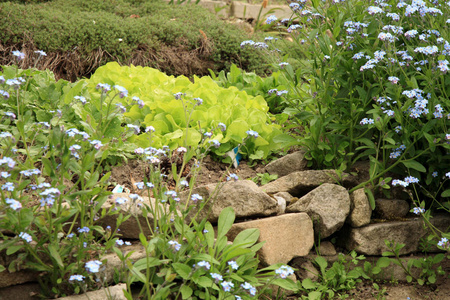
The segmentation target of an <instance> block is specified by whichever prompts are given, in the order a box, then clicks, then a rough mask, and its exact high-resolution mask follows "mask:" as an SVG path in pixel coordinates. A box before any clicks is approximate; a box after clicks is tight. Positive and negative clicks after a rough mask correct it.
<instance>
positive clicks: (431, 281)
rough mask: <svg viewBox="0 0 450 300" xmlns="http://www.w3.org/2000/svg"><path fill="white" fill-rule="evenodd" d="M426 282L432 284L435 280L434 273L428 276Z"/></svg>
mask: <svg viewBox="0 0 450 300" xmlns="http://www.w3.org/2000/svg"><path fill="white" fill-rule="evenodd" d="M428 282H429V283H431V284H433V283H435V282H436V275H431V276H428Z"/></svg>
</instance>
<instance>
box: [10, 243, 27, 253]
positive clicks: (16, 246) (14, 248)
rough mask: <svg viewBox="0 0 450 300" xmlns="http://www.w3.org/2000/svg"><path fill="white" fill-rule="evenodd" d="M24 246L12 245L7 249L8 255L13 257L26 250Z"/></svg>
mask: <svg viewBox="0 0 450 300" xmlns="http://www.w3.org/2000/svg"><path fill="white" fill-rule="evenodd" d="M24 247H25V246H24V245H12V246H10V247H8V249H6V255H11V254H14V253H16V252H17V251H19V250H20V249H22V248H24Z"/></svg>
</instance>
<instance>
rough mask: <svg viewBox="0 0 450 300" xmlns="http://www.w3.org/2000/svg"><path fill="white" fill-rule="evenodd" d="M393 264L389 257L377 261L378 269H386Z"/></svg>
mask: <svg viewBox="0 0 450 300" xmlns="http://www.w3.org/2000/svg"><path fill="white" fill-rule="evenodd" d="M390 264H391V259H390V258H389V257H380V258H379V259H378V260H377V264H376V265H377V267H380V268H386V267H388V266H389V265H390Z"/></svg>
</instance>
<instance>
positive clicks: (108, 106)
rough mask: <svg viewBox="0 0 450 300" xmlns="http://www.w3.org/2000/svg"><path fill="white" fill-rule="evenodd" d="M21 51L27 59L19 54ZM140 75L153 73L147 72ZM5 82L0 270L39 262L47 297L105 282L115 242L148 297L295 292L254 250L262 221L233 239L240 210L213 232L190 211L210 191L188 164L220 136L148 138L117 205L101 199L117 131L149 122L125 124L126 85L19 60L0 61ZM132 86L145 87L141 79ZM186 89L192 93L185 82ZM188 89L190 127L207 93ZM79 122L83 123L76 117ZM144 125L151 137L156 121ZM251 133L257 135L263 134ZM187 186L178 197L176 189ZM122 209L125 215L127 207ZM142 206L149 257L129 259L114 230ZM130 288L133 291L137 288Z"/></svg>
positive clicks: (282, 272)
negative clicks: (169, 162) (201, 140)
mask: <svg viewBox="0 0 450 300" xmlns="http://www.w3.org/2000/svg"><path fill="white" fill-rule="evenodd" d="M44 54H45V53H43V52H41V53H39V55H44ZM14 55H15V56H16V57H17V58H18V59H19V60H20V59H25V55H24V54H23V53H20V52H15V53H14ZM115 67H117V70H120V67H118V66H117V65H115ZM109 70H111V69H109ZM124 71H125V70H124ZM144 71H145V70H144ZM147 72H149V70H148V69H147ZM152 72H154V75H155V78H154V79H152V80H156V81H158V82H159V83H160V84H162V85H163V84H164V80H166V81H169V83H168V85H171V86H172V87H174V88H176V87H178V88H181V87H183V86H186V83H187V82H189V80H187V79H186V78H179V79H178V81H177V80H176V79H175V78H173V77H168V76H166V75H164V74H162V73H160V72H159V71H157V70H153V71H152ZM114 75H115V74H112V76H114ZM101 76H105V74H102V73H101V70H100V72H99V73H98V74H96V76H94V77H93V78H97V77H101ZM103 78H104V79H106V78H105V77H103ZM124 78H127V77H124ZM137 78H138V76H135V77H134V78H133V80H137ZM128 80H130V77H128ZM142 80H143V83H145V80H146V79H142ZM130 81H132V80H130ZM147 83H150V82H149V81H148V82H147ZM210 84H211V85H212V84H213V82H212V81H210ZM91 85H92V86H91ZM0 87H1V89H0V96H1V97H2V102H1V103H0V110H1V113H2V119H1V121H0V123H1V124H0V125H1V132H0V147H1V154H2V155H1V158H0V184H1V188H0V196H1V198H0V228H1V230H0V251H2V252H3V253H5V254H6V256H7V257H8V259H7V260H6V261H7V263H5V265H0V272H15V271H18V270H28V271H35V272H38V273H39V275H38V276H37V278H38V279H39V281H40V284H41V287H42V295H41V296H42V297H44V298H47V299H48V298H53V297H59V296H64V295H70V294H79V293H82V292H85V291H88V290H97V289H101V288H106V289H107V286H108V285H109V284H110V282H109V281H107V278H106V273H105V265H106V264H107V263H108V262H107V261H105V260H104V259H102V256H103V255H104V254H105V253H111V252H112V251H114V252H115V253H116V254H117V255H118V256H119V257H120V258H121V259H122V260H123V262H124V264H125V265H127V266H128V270H129V272H119V273H117V274H116V275H115V279H116V280H117V281H121V282H127V283H128V284H129V285H131V284H132V283H141V286H142V290H141V296H145V297H147V299H161V298H169V299H179V297H180V296H181V299H225V298H236V299H250V298H253V299H254V298H255V297H256V298H257V297H259V296H260V295H263V294H265V293H267V292H270V290H268V289H267V286H268V285H269V284H275V285H278V286H281V287H283V288H284V289H290V290H297V286H296V284H294V282H293V281H292V280H290V279H288V278H287V277H288V276H290V275H292V274H293V269H292V268H290V267H289V266H283V265H280V264H279V265H273V266H269V267H267V268H265V269H258V268H257V267H258V265H259V260H258V258H257V256H256V251H257V250H258V249H260V247H262V243H256V241H257V239H258V237H259V232H258V230H257V229H250V230H246V231H243V232H241V233H240V234H239V235H238V236H237V237H236V239H235V240H234V241H233V242H232V243H229V242H228V241H227V238H226V237H225V234H226V233H227V232H228V230H229V229H230V227H231V225H232V224H233V222H234V218H235V215H234V212H233V211H232V209H229V208H228V209H225V210H223V211H222V213H221V215H220V217H219V221H218V231H217V234H216V233H215V232H214V228H213V227H212V224H210V223H209V222H206V220H198V221H195V220H193V219H188V218H187V214H188V213H189V212H190V210H192V209H194V208H195V209H196V210H198V211H199V210H201V209H202V207H203V206H204V205H205V204H206V203H207V202H208V201H214V199H213V198H212V199H202V198H201V197H200V196H199V195H197V194H192V190H191V189H192V188H193V186H194V184H195V178H196V175H197V174H198V172H199V164H196V165H193V166H192V167H191V168H190V170H189V172H188V174H187V175H183V174H185V172H184V168H185V167H186V165H187V161H188V160H190V159H191V158H192V157H193V156H194V157H195V158H196V159H197V162H199V163H200V162H201V160H202V159H203V157H204V156H205V155H206V153H208V150H209V149H210V148H214V147H215V146H217V145H220V143H219V142H218V141H214V140H213V141H214V142H212V143H208V145H207V148H206V149H199V148H198V145H197V144H194V146H191V145H190V144H187V143H186V144H183V145H179V146H182V147H177V148H176V149H172V150H171V149H170V147H169V146H168V145H162V146H161V147H160V148H155V147H153V146H154V144H151V143H149V144H148V146H147V147H145V148H140V147H135V146H134V149H133V152H134V153H135V156H136V158H139V159H141V160H142V165H143V168H144V169H149V172H148V173H146V174H148V176H147V177H145V178H143V181H141V182H137V183H136V184H135V185H136V188H137V190H138V194H130V195H129V199H126V198H116V199H115V201H114V203H113V205H112V206H111V207H109V208H104V207H102V205H103V204H104V203H105V202H106V201H107V200H108V199H109V198H110V197H111V192H110V191H109V189H107V187H108V186H109V185H110V182H109V177H110V172H108V171H107V170H108V161H107V159H108V157H109V156H110V153H111V150H112V149H114V143H113V142H112V141H114V140H117V141H123V142H126V141H127V138H128V137H129V134H130V133H131V134H137V133H138V132H139V130H140V128H141V127H142V126H145V125H144V124H140V123H138V120H137V119H136V120H134V121H135V123H134V124H130V123H128V124H127V125H126V126H124V127H122V126H120V124H122V122H124V121H125V120H127V117H125V116H124V115H123V109H124V108H125V105H126V103H123V102H122V101H124V99H125V98H127V97H128V91H127V90H126V89H125V88H123V87H121V86H118V85H114V86H110V85H108V84H107V83H97V85H96V86H95V87H93V83H92V82H89V81H87V80H82V81H79V82H76V83H70V82H67V81H64V80H60V81H58V82H55V80H54V77H53V75H52V74H51V72H48V71H37V70H34V69H27V70H21V69H18V68H17V67H14V66H10V67H3V72H2V74H1V75H0ZM86 87H87V89H86V90H85V89H84V88H86ZM142 87H144V86H142ZM91 88H92V89H91ZM133 88H134V89H135V90H138V86H137V85H135V86H133ZM196 88H197V90H198V91H200V87H198V86H197V87H196ZM161 90H162V89H161ZM89 91H90V92H91V93H90V94H89V93H88V92H89ZM185 91H186V92H187V93H189V89H186V90H185ZM231 92H235V91H233V90H232V91H231ZM81 93H82V94H83V95H86V93H88V94H87V95H88V96H89V97H87V98H84V96H82V95H81ZM236 94H238V93H236ZM130 96H131V92H130ZM171 96H172V97H174V98H175V97H178V96H180V95H178V96H174V95H171ZM234 96H235V97H237V98H238V97H239V95H234ZM183 97H184V96H183ZM183 97H181V96H180V98H179V99H178V100H177V101H178V102H181V103H185V104H186V105H187V106H184V108H185V109H186V111H185V112H186V114H184V116H185V117H186V118H187V119H186V120H185V122H184V124H185V126H186V128H185V130H186V132H189V129H190V128H189V126H188V124H189V118H190V117H191V116H192V115H194V114H195V111H197V110H198V109H199V108H200V107H201V105H203V103H201V102H200V101H199V100H196V102H195V104H196V105H194V106H190V105H188V104H187V101H186V102H183V100H182V99H183ZM96 100H97V101H96ZM119 100H120V101H119ZM141 102H142V100H140V99H134V104H133V105H135V106H136V107H138V106H139V105H141ZM206 102H207V100H205V104H206ZM116 104H118V105H116ZM121 112H122V113H121ZM79 114H81V116H82V117H83V118H80V115H79ZM90 120H92V122H91V121H90ZM78 122H79V123H84V124H82V125H79V126H77V125H78V124H77V123H78ZM94 122H95V123H94ZM117 124H119V126H117ZM77 127H79V128H86V129H87V131H88V132H86V131H82V130H81V129H77ZM219 127H221V126H219ZM119 128H120V129H119ZM146 129H147V130H146V132H147V133H146V138H147V139H148V140H149V141H150V140H152V138H153V136H152V134H153V133H155V132H154V128H152V127H151V126H147V127H146ZM201 133H203V132H201ZM248 135H249V139H255V140H257V139H256V135H257V134H255V132H251V131H250V132H249V133H248ZM98 138H100V139H102V140H100V139H98ZM106 138H107V139H106ZM205 139H209V137H206V138H205ZM155 140H156V139H155ZM107 141H108V142H107ZM129 145H132V144H131V143H129ZM243 146H245V145H243ZM174 154H175V155H178V156H179V157H181V159H182V161H183V163H182V164H181V167H180V168H177V167H176V166H175V167H174V166H172V168H169V169H170V171H169V175H166V173H164V174H163V173H162V170H161V163H162V161H163V158H164V157H172V156H173V155H174ZM104 161H106V163H104ZM163 175H166V176H168V177H170V178H173V179H174V180H175V182H176V184H175V188H172V189H170V188H169V184H168V183H167V179H166V178H167V177H166V176H163ZM228 179H229V180H236V179H237V176H236V175H233V174H230V176H229V178H228ZM188 180H189V181H188ZM218 188H220V186H219V187H218ZM144 190H146V191H147V192H148V195H151V196H152V197H154V198H155V202H154V203H152V202H148V203H146V202H145V201H143V200H144V199H143V198H142V197H141V196H142V194H141V193H142V192H143V191H144ZM183 191H184V192H187V193H188V196H187V199H183V201H182V199H180V198H179V196H178V193H181V192H183ZM124 207H125V208H126V209H125V210H124V211H125V213H124V212H123V211H122V210H121V209H120V208H124ZM137 209H140V210H142V211H143V214H144V215H145V216H147V217H148V219H147V222H146V224H141V223H140V222H139V221H138V222H137V224H139V225H138V226H145V227H146V229H148V231H144V228H143V227H140V228H141V234H140V235H139V238H140V243H141V244H142V245H143V246H144V248H145V251H146V253H147V254H148V255H147V256H146V258H144V259H141V260H138V261H136V262H135V263H134V264H133V263H132V262H131V261H130V260H129V254H125V253H124V252H123V251H122V249H121V248H122V246H123V245H125V244H130V242H129V241H126V240H125V241H124V240H123V239H121V236H120V234H121V233H120V231H119V230H117V229H120V226H121V224H122V222H124V221H125V220H127V219H128V218H135V217H137V215H136V213H135V212H136V210H137ZM111 215H117V222H116V224H115V226H114V227H113V226H111V227H105V226H102V221H103V220H104V218H106V217H108V216H111ZM194 219H195V218H194ZM188 220H189V221H188ZM144 232H150V234H144ZM105 295H107V291H106V294H105ZM106 297H108V296H106ZM126 297H127V299H132V295H131V294H130V293H126Z"/></svg>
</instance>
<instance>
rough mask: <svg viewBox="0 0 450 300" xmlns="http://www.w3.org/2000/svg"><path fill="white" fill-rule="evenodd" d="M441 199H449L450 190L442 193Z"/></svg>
mask: <svg viewBox="0 0 450 300" xmlns="http://www.w3.org/2000/svg"><path fill="white" fill-rule="evenodd" d="M441 197H450V189H448V190H445V191H443V192H442V194H441Z"/></svg>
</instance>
